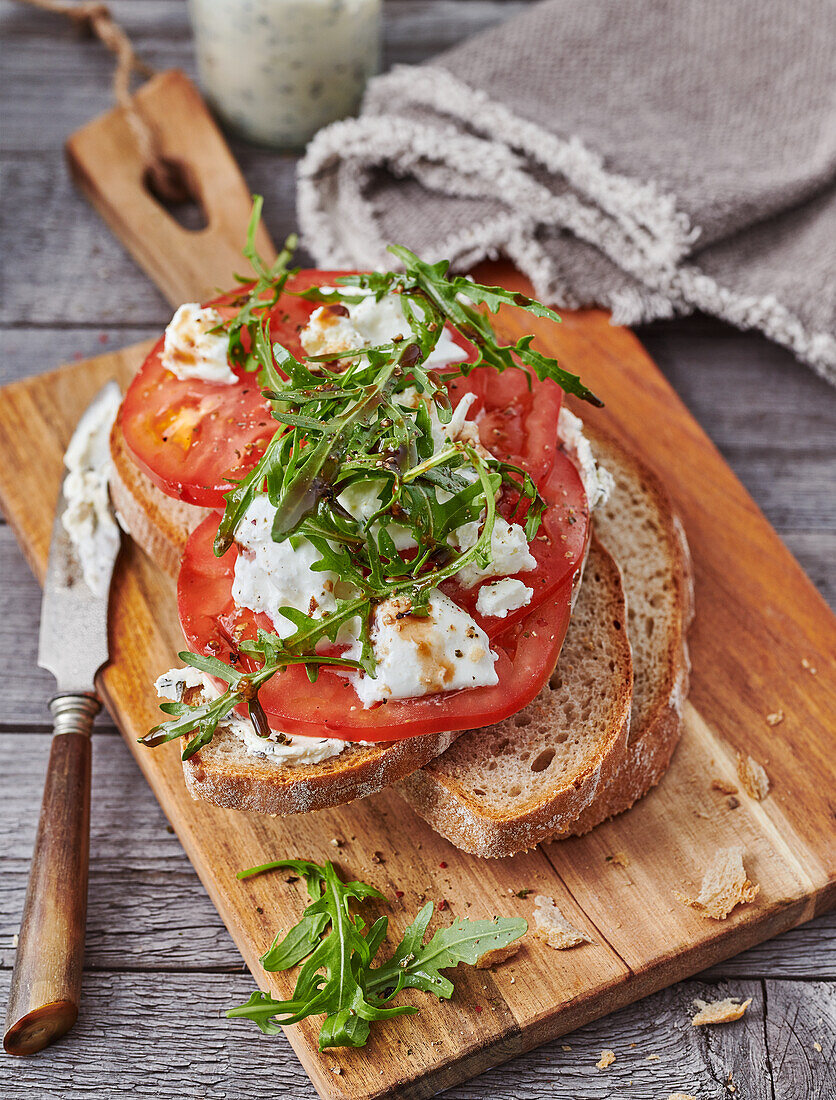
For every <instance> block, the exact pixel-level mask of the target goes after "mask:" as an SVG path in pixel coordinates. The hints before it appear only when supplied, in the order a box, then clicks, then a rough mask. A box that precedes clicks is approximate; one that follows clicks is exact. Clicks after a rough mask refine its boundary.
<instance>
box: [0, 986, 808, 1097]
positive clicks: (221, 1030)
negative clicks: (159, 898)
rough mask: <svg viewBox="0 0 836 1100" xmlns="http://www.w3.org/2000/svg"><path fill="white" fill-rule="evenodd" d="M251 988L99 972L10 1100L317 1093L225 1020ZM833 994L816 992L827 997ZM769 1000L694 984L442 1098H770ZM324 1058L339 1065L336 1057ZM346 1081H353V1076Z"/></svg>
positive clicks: (288, 1064)
mask: <svg viewBox="0 0 836 1100" xmlns="http://www.w3.org/2000/svg"><path fill="white" fill-rule="evenodd" d="M7 982H8V973H4V974H0V991H2V992H0V995H3V994H4V993H5V989H4V986H5V984H6V983H7ZM811 988H816V987H811V986H807V985H803V986H801V985H797V984H796V983H788V984H787V985H786V986H784V987H783V993H784V995H785V997H786V999H787V1001H788V1003H789V1004H790V1005H793V1004H797V1003H799V1002H801V1001H802V1000H803V999H804V998H807V997H809V991H810V989H811ZM250 989H251V979H250V978H249V977H248V976H244V975H232V974H230V975H214V974H213V975H206V974H199V975H198V974H192V975H182V974H165V975H153V974H139V975H132V976H131V978H130V980H126V979H125V977H124V976H122V975H114V974H109V973H99V974H88V975H87V977H86V982H85V988H84V1005H83V1012H82V1016H81V1018H80V1019H79V1021H78V1023H77V1025H76V1027H75V1029H74V1030H73V1031H72V1032H71V1033H70V1034H69V1035H67V1036H65V1037H64V1038H63V1039H62V1040H60V1041H59V1042H58V1043H56V1044H55V1045H54V1046H53V1047H51V1048H49V1049H48V1050H46V1051H44V1052H42V1053H41V1054H39V1055H37V1056H36V1057H34V1058H31V1059H14V1060H11V1059H4V1060H3V1062H2V1064H0V1075H2V1077H3V1078H4V1095H5V1096H6V1097H8V1098H9V1100H29V1098H30V1097H31V1096H32V1095H37V1096H43V1097H45V1098H49V1100H53V1098H55V1100H58V1098H59V1097H60V1098H61V1100H86V1098H88V1097H90V1096H100V1095H102V1093H101V1089H102V1088H103V1087H104V1086H105V1083H106V1086H107V1095H108V1096H123V1095H126V1096H127V1095H139V1096H149V1097H155V1098H157V1100H169V1098H171V1100H174V1098H178V1100H179V1097H181V1096H183V1095H188V1096H200V1097H208V1096H212V1097H215V1096H217V1097H221V1096H223V1097H230V1098H244V1097H249V1096H252V1095H258V1094H260V1093H263V1094H264V1095H269V1096H274V1097H277V1098H284V1097H288V1098H290V1097H293V1098H294V1100H308V1098H310V1100H313V1098H314V1097H315V1093H314V1090H313V1088H312V1087H311V1085H310V1083H309V1082H308V1080H307V1078H306V1077H305V1075H304V1073H303V1071H302V1069H301V1067H300V1066H299V1063H298V1062H297V1060H296V1057H295V1055H294V1054H293V1052H292V1051H291V1049H290V1047H289V1044H288V1043H287V1041H286V1040H285V1039H284V1038H283V1037H282V1036H278V1037H275V1038H266V1037H263V1036H261V1035H260V1034H259V1033H258V1032H257V1031H256V1029H255V1027H254V1026H253V1025H248V1024H246V1023H245V1022H243V1021H241V1022H232V1021H228V1020H226V1019H225V1018H224V1017H223V1012H224V1010H225V1009H226V1008H228V1007H229V1006H231V1005H233V1004H236V1003H238V1002H240V1001H241V1000H243V999H244V998H245V997H246V996H247V994H248V993H249V991H250ZM771 992H772V990H771V986H770V993H771ZM729 994H731V995H735V996H741V997H750V996H751V997H752V998H753V1004H752V1005H751V1007H750V1008H749V1011H748V1013H747V1014H746V1016H744V1018H743V1019H742V1020H740V1021H738V1022H737V1023H733V1024H725V1025H717V1026H715V1027H713V1028H703V1029H698V1028H693V1027H692V1026H691V1024H690V1017H691V1015H692V1012H693V1008H692V1006H691V1001H692V999H693V998H694V997H701V998H703V999H705V1000H711V999H715V998H718V997H723V996H726V995H729ZM827 995H828V991H827V990H823V991H819V990H818V989H817V988H816V997H817V998H820V999H824V998H825V997H827ZM770 1000H771V998H769V997H768V998H767V1000H766V1006H767V1016H766V1027H764V998H763V994H762V990H761V986H760V983H746V982H737V983H734V985H732V986H724V985H715V986H706V985H702V984H697V983H684V984H682V985H681V986H679V987H677V988H676V989H675V990H667V991H665V992H663V993H659V994H657V995H655V996H653V997H650V998H648V999H647V1000H646V1001H643V1002H641V1003H640V1004H638V1005H634V1006H631V1007H629V1008H626V1009H624V1010H622V1011H620V1012H617V1013H614V1014H613V1015H611V1016H609V1017H607V1018H606V1019H604V1020H600V1021H597V1022H596V1023H593V1024H590V1025H588V1026H587V1027H584V1028H581V1029H580V1030H578V1031H576V1032H574V1033H573V1034H572V1035H568V1036H566V1037H565V1038H563V1039H560V1040H558V1041H556V1042H553V1043H549V1044H547V1045H546V1046H543V1047H540V1048H539V1049H538V1050H534V1051H531V1052H529V1053H528V1054H524V1055H522V1056H521V1057H519V1058H517V1059H515V1060H514V1061H513V1062H510V1063H508V1064H506V1065H504V1066H499V1067H497V1068H496V1069H493V1070H490V1071H488V1072H487V1073H485V1074H483V1075H482V1076H481V1077H478V1078H476V1079H475V1080H474V1081H471V1082H468V1083H467V1084H464V1085H460V1086H458V1087H456V1088H453V1089H450V1090H448V1091H447V1092H445V1093H444V1094H443V1095H444V1097H445V1100H476V1098H480V1100H481V1098H483V1097H488V1096H489V1097H491V1098H492V1100H544V1098H546V1097H548V1098H550V1100H564V1098H566V1100H568V1098H571V1100H601V1098H602V1097H604V1096H616V1095H618V1096H629V1097H630V1100H660V1098H664V1097H666V1096H668V1095H669V1093H671V1092H674V1091H682V1092H687V1093H691V1094H693V1095H696V1096H698V1097H699V1098H700V1100H721V1098H723V1100H728V1098H729V1096H737V1097H740V1098H742V1100H761V1098H766V1097H769V1096H771V1094H772V1093H771V1084H770V1077H769V1059H768V1056H767V1046H766V1038H765V1036H773V1035H774V1028H773V1026H772V1021H771V1017H770V1014H769V1005H770ZM195 1006H199V1009H200V1011H199V1014H198V1013H196V1012H195ZM776 1023H777V1026H778V1027H779V1032H780V1022H777V1021H776ZM383 1026H385V1025H383ZM815 1033H816V1031H815V1024H813V1029H812V1030H810V1029H809V1028H808V1026H807V1025H806V1024H805V1025H804V1026H803V1028H802V1029H801V1030H800V1032H799V1040H800V1042H802V1043H807V1044H810V1045H811V1044H812V1042H813V1041H814V1040H813V1035H814V1034H815ZM564 1047H570V1048H571V1049H569V1050H564V1049H563V1048H564ZM603 1049H612V1050H613V1052H614V1053H615V1055H616V1061H615V1063H614V1064H613V1065H611V1066H610V1067H609V1068H608V1069H605V1070H599V1069H598V1068H597V1067H596V1064H595V1063H596V1062H597V1061H598V1059H599V1057H600V1055H601V1051H602V1050H603ZM650 1055H652V1056H654V1058H653V1059H652V1060H651V1059H650V1058H649V1057H648V1056H650ZM326 1057H327V1058H328V1061H329V1063H332V1064H333V1065H335V1066H338V1065H339V1053H338V1052H334V1053H330V1054H328V1055H326ZM822 1062H823V1060H822ZM772 1066H773V1072H774V1074H775V1080H776V1092H775V1095H776V1096H779V1097H782V1098H783V1097H790V1096H792V1097H794V1098H799V1097H802V1096H803V1097H805V1098H807V1097H810V1098H811V1100H812V1098H815V1097H823V1096H825V1095H826V1093H825V1092H822V1091H821V1090H819V1091H817V1092H816V1091H813V1092H801V1091H795V1092H792V1091H790V1089H791V1086H792V1083H793V1081H795V1080H797V1078H791V1077H790V1076H789V1074H788V1072H787V1068H786V1067H787V1063H786V1061H784V1063H783V1064H782V1063H780V1062H776V1060H775V1058H774V1057H773V1058H772ZM825 1072H827V1071H826V1068H824V1069H822V1074H824V1073H825ZM821 1080H822V1079H821V1077H820V1078H819V1084H821ZM342 1083H343V1084H344V1085H345V1086H347V1087H350V1081H348V1080H344V1081H343V1082H342ZM730 1084H731V1085H733V1086H734V1092H733V1093H732V1092H731V1091H730V1089H729V1085H730Z"/></svg>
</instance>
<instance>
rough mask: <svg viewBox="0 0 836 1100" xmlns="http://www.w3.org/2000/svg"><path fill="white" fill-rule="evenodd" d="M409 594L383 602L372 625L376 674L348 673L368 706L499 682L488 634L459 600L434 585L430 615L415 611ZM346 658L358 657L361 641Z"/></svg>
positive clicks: (375, 613)
mask: <svg viewBox="0 0 836 1100" xmlns="http://www.w3.org/2000/svg"><path fill="white" fill-rule="evenodd" d="M411 610H412V605H411V604H410V602H409V600H408V599H407V598H406V597H403V596H401V597H395V598H394V599H391V600H384V601H383V602H382V603H380V604H378V606H377V607H376V608H375V612H374V620H373V623H372V628H371V632H370V635H371V640H372V648H373V649H374V655H375V659H376V660H377V668H376V669H375V676H374V678H372V677H371V676H365V675H363V674H361V673H359V672H351V673H349V678H350V679H351V681H352V683H353V684H354V689H355V691H356V692H357V694H358V696H359V697H360V701H361V702H362V704H363V706H364V707H369V706H371V705H372V703H376V702H380V701H383V700H386V699H413V698H416V697H419V696H421V695H430V694H434V693H435V692H440V691H457V690H459V689H460V688H472V687H490V686H492V685H493V684H496V683H498V680H499V678H498V676H497V674H496V669H495V668H494V664H495V662H496V660H497V657H496V654H495V653H492V652H491V649H490V643H489V641H488V636H487V634H485V632H484V630H482V628H481V627H480V626H478V625H477V624H476V621H475V620H474V619H473V618H472V617H471V616H470V615H468V613H467V612H466V611H464V610H463V609H462V608H461V607H459V606H458V604H455V603H453V601H452V600H451V599H450V598H449V597H448V596H445V595H444V593H443V592H440V591H439V590H438V589H434V590H433V591H432V592H431V593H430V597H429V615H425V616H419V615H413V614H411ZM345 656H346V657H348V658H350V659H353V660H357V659H358V658H359V656H360V643H359V642H355V643H354V646H353V648H352V649H351V650H349V651H348V652H347V653H346V654H345Z"/></svg>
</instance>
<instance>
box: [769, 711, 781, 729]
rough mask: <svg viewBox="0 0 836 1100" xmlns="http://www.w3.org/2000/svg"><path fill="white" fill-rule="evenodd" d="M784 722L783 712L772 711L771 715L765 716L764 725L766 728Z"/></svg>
mask: <svg viewBox="0 0 836 1100" xmlns="http://www.w3.org/2000/svg"><path fill="white" fill-rule="evenodd" d="M783 721H784V712H783V711H782V710H776V711H773V713H772V714H767V716H766V724H767V725H768V726H777V725H778V723H779V722H783Z"/></svg>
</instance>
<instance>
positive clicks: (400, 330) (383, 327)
mask: <svg viewBox="0 0 836 1100" xmlns="http://www.w3.org/2000/svg"><path fill="white" fill-rule="evenodd" d="M320 289H321V290H322V291H324V292H325V293H327V292H328V291H329V290H333V289H334V288H333V287H321V288H320ZM343 289H344V290H345V291H346V293H349V294H351V295H353V296H355V297H356V296H358V295H359V296H360V299H361V300H360V301H359V302H353V303H352V302H345V303H340V304H341V305H343V306H344V308H345V309H347V310H348V316H346V315H345V314H343V313H338V312H334V310H333V309H331V308H329V306H320V307H319V308H318V309H315V310H314V311H313V313H312V314H311V316H310V319H309V321H308V323H307V325H306V326H305V328H304V329H302V332H301V333H300V340H301V341H302V347H303V348H304V349H305V351H306V352H307V353H308V355H338V354H340V352H345V351H355V350H356V349H358V348H363V347H366V348H372V347H379V346H380V345H381V344H389V343H391V342H392V341H393V340H394V339H395V338H396V337H398V336H400V337H404V338H407V337H409V336H411V335H412V329H411V328H410V326H409V322H408V321H407V319H406V317H405V316H404V312H403V307H402V305H401V296H400V294H386V295H384V296H383V297H382V298H381V299H380V301H377V300H376V299H375V296H374V294H373V293H372V292H371V291H366V290H364V289H363V288H361V287H346V288H343ZM466 358H467V354H466V352H465V351H464V350H463V349H462V348H460V347H459V345H458V344H457V343H456V342H455V340H454V339H453V337H452V336H451V335H450V333H449V331H448V330H447V329H446V328H445V329H444V330H443V331H442V333H441V335H440V336H439V338H438V343H437V344H436V346H435V348H433V350H432V352H431V353H430V355H429V356H428V357H427V358H426V359H425V360H424V363H423V366H424V367H425V368H426V369H428V370H429V369H435V370H438V369H439V368H440V367H445V366H447V364H448V363H460V362H461V360H462V359H466Z"/></svg>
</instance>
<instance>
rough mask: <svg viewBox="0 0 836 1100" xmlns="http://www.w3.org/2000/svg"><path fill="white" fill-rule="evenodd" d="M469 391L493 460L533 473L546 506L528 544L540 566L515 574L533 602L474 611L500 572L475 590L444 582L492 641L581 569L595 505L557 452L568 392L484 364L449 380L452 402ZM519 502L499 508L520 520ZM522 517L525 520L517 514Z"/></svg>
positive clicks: (508, 500) (512, 499)
mask: <svg viewBox="0 0 836 1100" xmlns="http://www.w3.org/2000/svg"><path fill="white" fill-rule="evenodd" d="M465 393H474V394H476V397H477V401H476V402H474V404H473V405H472V406H471V408H470V411H469V413H468V416H469V418H470V419H471V420H473V419H475V420H476V421H477V423H478V426H479V438H480V440H481V442H482V445H483V446H484V447H485V448H486V449H487V450H489V451H490V452H491V453H492V454H493V455H494V457H495V458H500V459H503V460H504V461H506V462H511V463H513V464H514V465H515V466H519V467H520V468H522V469H524V470H527V471H528V472H529V474H531V476H532V477H533V478H534V481H535V483H536V485H537V488H538V490H539V492H540V495H541V496H542V497H543V499H544V500H545V502H546V504H547V505H548V507H547V510H546V512H545V513H544V515H543V520H542V523H541V525H540V530H539V531H538V533H537V535H536V537H535V538H534V540H533V541H532V543H531V544H530V550H531V554H532V555H533V557H534V558H535V559H536V560H537V568H536V569H533V570H530V571H529V572H526V573H516V574H513V576H515V577H516V578H517V579H519V580H521V581H522V582H523V584H525V585H526V586H527V587H528V588H531V589H533V595H532V597H531V602H530V603H529V604H527V605H526V606H525V607H522V608H520V609H519V610H517V611H511V612H509V613H508V615H507V616H506V617H505V618H503V619H499V618H495V617H493V616H482V615H480V614H479V612H478V611H477V610H476V602H477V600H478V598H479V591H480V589H481V588H482V586H483V585H484V584H490V583H492V581H495V580H496V579H497V578H496V577H488V578H486V579H485V580H484V581H483V582H482V583H481V584H480V585H478V586H474V587H473V588H463V587H462V586H461V585H460V584H459V583H458V582H457V581H454V580H451V581H446V582H445V583H444V584H442V586H441V587H442V589H443V591H444V592H446V593H447V595H448V596H449V597H450V598H451V599H452V600H453V601H454V603H457V604H458V605H459V606H460V607H463V608H464V609H465V611H467V612H468V614H470V615H472V616H473V618H474V619H476V621H477V622H478V624H479V626H481V627H482V629H483V630H484V631H485V633H486V634H487V635H488V637H489V638H495V637H497V636H498V635H500V634H502V633H503V632H504V631H506V630H507V629H508V628H509V626H512V625H513V624H515V623H518V622H520V621H522V620H523V619H524V618H525V617H526V616H527V615H528V614H529V613H530V612H531V610H532V609H533V608H536V607H537V606H538V605H539V604H540V603H542V602H543V601H544V600H546V599H549V598H550V597H551V595H552V594H553V593H554V592H556V591H557V590H558V589H560V588H562V587H564V586H565V585H566V584H567V583H568V582H569V580H570V579H571V578H572V577H573V576H574V574H575V573H576V572H577V570H578V568H579V566H580V565H581V563H582V562H583V558H584V555H585V553H586V546H587V541H588V538H589V509H588V507H587V501H586V493H585V492H584V488H583V483H582V482H581V479H580V475H579V473H578V471H577V469H576V468H575V465H574V463H573V462H572V461H571V460H570V459H569V458H568V457H567V455H566V454H565V453H564V452H563V451H561V450H560V449H559V444H558V438H557V422H558V416H559V413H560V405H561V400H562V397H563V391H562V390H561V389H560V388H559V387H558V386H557V385H555V383H554V382H552V381H550V380H549V381H546V382H540V381H539V380H538V379H536V378H534V379H532V380H531V386H530V387H529V383H528V378H527V376H526V374H525V373H524V372H523V371H521V370H508V371H505V372H503V373H502V374H498V373H497V372H496V371H495V370H493V369H491V368H485V367H479V368H477V369H476V370H474V371H473V372H472V373H471V374H470V375H469V376H468V377H467V378H462V379H456V381H454V382H453V383H452V384H451V386H450V395H451V399H452V402H453V405H454V407H455V405H457V404H458V403H459V401H461V399H462V397H464V395H465ZM515 503H516V494H506V495H505V496H504V497H503V499H502V500H501V501H500V503H499V505H498V508H497V511H498V512H499V514H500V515H503V516H504V517H505V518H506V519H508V520H509V521H511V522H514V520H515V517H514V515H513V505H514V504H515ZM517 522H522V520H521V519H520V518H519V517H517Z"/></svg>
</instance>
